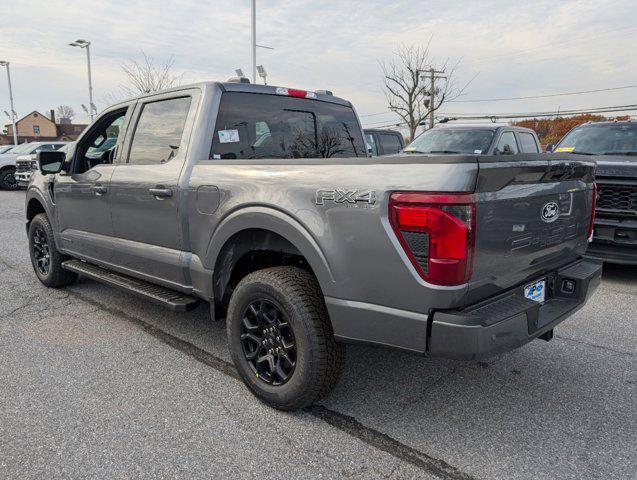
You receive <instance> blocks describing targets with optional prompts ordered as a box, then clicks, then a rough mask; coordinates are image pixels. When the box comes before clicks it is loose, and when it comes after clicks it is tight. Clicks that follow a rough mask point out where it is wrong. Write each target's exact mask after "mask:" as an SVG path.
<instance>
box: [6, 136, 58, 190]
mask: <svg viewBox="0 0 637 480" xmlns="http://www.w3.org/2000/svg"><path fill="white" fill-rule="evenodd" d="M69 145H70V144H69V143H67V144H66V145H62V146H61V147H60V148H59V149H58V151H59V152H64V153H66V152H68V149H69ZM37 169H38V161H37V153H27V154H24V155H20V156H18V158H16V160H15V172H14V174H13V176H14V177H15V181H16V183H17V184H18V186H19V187H26V186H28V185H29V180H30V179H31V175H32V174H33V172H35V171H37Z"/></svg>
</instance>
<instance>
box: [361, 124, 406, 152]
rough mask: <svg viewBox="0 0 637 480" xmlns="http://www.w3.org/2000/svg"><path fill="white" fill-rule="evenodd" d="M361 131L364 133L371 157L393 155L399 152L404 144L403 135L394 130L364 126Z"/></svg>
mask: <svg viewBox="0 0 637 480" xmlns="http://www.w3.org/2000/svg"><path fill="white" fill-rule="evenodd" d="M363 132H364V133H365V141H366V142H367V144H368V145H369V147H370V149H371V154H372V156H373V157H377V156H380V155H394V154H396V153H398V152H400V151H401V150H402V149H403V147H404V146H405V140H404V138H403V135H402V134H401V133H400V132H397V131H395V130H380V129H377V128H366V129H365V130H363Z"/></svg>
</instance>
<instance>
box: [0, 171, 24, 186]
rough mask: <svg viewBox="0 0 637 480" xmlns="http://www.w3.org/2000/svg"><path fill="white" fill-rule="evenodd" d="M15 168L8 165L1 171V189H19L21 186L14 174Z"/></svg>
mask: <svg viewBox="0 0 637 480" xmlns="http://www.w3.org/2000/svg"><path fill="white" fill-rule="evenodd" d="M14 173H15V168H14V167H7V168H4V169H3V170H2V171H0V189H2V190H17V189H18V188H20V185H18V182H17V181H16V179H15V176H14Z"/></svg>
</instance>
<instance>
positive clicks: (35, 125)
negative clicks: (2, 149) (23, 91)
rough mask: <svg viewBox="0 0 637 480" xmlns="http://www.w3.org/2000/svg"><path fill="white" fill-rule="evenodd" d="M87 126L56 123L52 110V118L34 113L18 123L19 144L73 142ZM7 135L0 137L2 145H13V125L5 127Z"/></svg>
mask: <svg viewBox="0 0 637 480" xmlns="http://www.w3.org/2000/svg"><path fill="white" fill-rule="evenodd" d="M86 126H87V125H86V124H75V123H66V122H61V123H56V121H55V112H54V111H53V110H51V115H50V117H47V116H45V115H42V114H41V113H40V112H38V111H35V110H34V111H33V112H31V113H29V114H28V115H25V116H24V117H22V118H21V119H19V120H17V121H16V129H17V131H18V143H24V142H44V141H54V140H58V141H73V140H77V137H78V136H79V135H80V133H82V131H83V130H84V129H85V128H86ZM5 128H6V131H7V133H6V134H5V135H0V145H9V144H12V143H13V124H11V123H9V124H8V125H5Z"/></svg>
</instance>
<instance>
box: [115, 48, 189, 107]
mask: <svg viewBox="0 0 637 480" xmlns="http://www.w3.org/2000/svg"><path fill="white" fill-rule="evenodd" d="M142 56H143V60H142V61H141V62H138V61H137V60H128V61H127V62H126V63H124V64H122V70H123V71H124V73H125V74H126V77H127V78H128V83H127V84H126V85H121V91H122V93H123V94H124V95H125V96H127V97H133V96H136V95H139V94H143V93H151V92H157V91H159V90H165V89H167V88H171V87H176V86H179V85H180V84H181V80H182V77H183V75H178V74H175V73H173V66H174V64H175V59H174V58H173V57H170V58H168V60H166V61H165V62H164V63H161V64H159V65H156V64H155V60H154V59H153V57H151V56H150V55H148V54H146V52H144V51H143V50H142Z"/></svg>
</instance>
